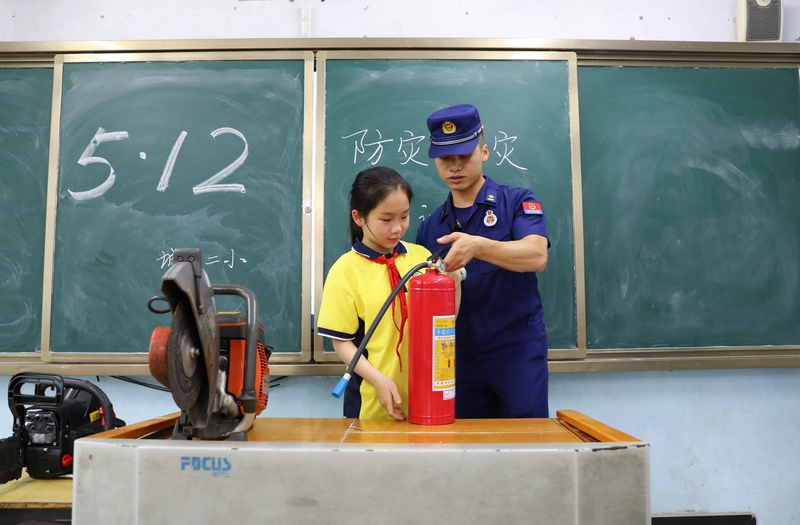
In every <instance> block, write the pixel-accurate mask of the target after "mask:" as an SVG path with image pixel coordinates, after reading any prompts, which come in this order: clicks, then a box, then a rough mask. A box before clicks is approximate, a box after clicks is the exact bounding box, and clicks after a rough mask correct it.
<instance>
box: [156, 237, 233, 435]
mask: <svg viewBox="0 0 800 525" xmlns="http://www.w3.org/2000/svg"><path fill="white" fill-rule="evenodd" d="M161 293H163V294H164V297H166V299H167V302H168V303H169V307H170V310H171V311H172V325H171V327H170V338H169V342H168V348H170V350H173V349H174V350H177V355H176V356H175V361H174V362H173V363H172V364H170V363H168V368H169V369H171V370H172V372H171V373H170V385H169V387H170V390H172V397H173V399H174V400H175V402H176V404H177V405H178V406H179V407H180V408H181V409H182V410H185V411H187V412H188V416H189V419H190V420H191V421H192V422H193V424H194V425H195V426H196V427H199V428H202V427H205V426H207V425H208V423H209V421H211V419H212V417H213V403H211V402H209V396H212V395H213V393H214V392H215V390H216V385H217V375H218V373H219V328H218V320H217V308H216V304H215V302H214V288H213V286H212V284H211V280H210V279H209V278H208V274H206V272H205V270H204V269H203V258H202V254H201V253H200V250H198V249H195V248H182V249H178V250H175V252H174V253H173V256H172V266H171V267H170V268H169V270H167V272H166V273H165V274H164V276H163V277H162V279H161ZM169 353H170V352H167V354H168V355H169ZM173 354H174V353H173ZM178 357H179V358H180V359H178ZM178 361H180V365H178V364H177V363H178ZM173 379H175V380H176V381H173Z"/></svg>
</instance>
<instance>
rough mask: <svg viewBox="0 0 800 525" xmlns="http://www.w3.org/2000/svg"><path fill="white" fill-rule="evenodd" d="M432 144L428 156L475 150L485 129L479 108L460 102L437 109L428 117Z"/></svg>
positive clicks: (464, 152)
mask: <svg viewBox="0 0 800 525" xmlns="http://www.w3.org/2000/svg"><path fill="white" fill-rule="evenodd" d="M428 131H430V133H431V135H430V141H431V145H430V148H429V149H428V157H430V158H432V159H435V158H438V157H446V156H448V155H469V154H470V153H472V152H473V151H475V147H476V146H477V145H478V140H479V139H480V136H481V131H483V125H482V124H481V117H480V115H478V108H476V107H475V106H473V105H470V104H460V105H458V106H451V107H449V108H444V109H440V110H438V111H435V112H434V113H433V114H431V116H430V117H428Z"/></svg>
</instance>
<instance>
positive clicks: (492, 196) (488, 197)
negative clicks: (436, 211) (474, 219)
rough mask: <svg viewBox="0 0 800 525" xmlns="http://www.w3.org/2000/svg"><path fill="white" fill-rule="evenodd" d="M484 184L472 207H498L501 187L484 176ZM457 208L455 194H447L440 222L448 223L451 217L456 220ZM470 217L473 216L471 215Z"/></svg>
mask: <svg viewBox="0 0 800 525" xmlns="http://www.w3.org/2000/svg"><path fill="white" fill-rule="evenodd" d="M483 178H484V182H483V186H481V189H480V191H479V192H478V196H477V197H475V203H474V204H473V205H472V207H473V208H474V207H475V205H477V204H486V205H488V206H497V199H498V190H499V189H500V186H499V185H498V184H497V183H496V182H495V181H493V180H492V179H490V178H489V177H487V176H485V175H484V177H483ZM455 213H456V210H455V207H454V206H453V194H452V193H448V194H447V200H446V201H445V203H444V207H443V208H442V213H441V215H440V216H439V222H440V223H442V222H447V221H448V220H449V219H450V218H451V217H453V218H455ZM470 215H472V214H471V213H470Z"/></svg>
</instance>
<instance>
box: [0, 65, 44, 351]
mask: <svg viewBox="0 0 800 525" xmlns="http://www.w3.org/2000/svg"><path fill="white" fill-rule="evenodd" d="M52 98H53V70H52V69H51V68H42V69H28V68H20V69H17V68H0V101H2V103H0V297H2V298H3V300H2V301H0V352H34V351H37V350H38V349H39V348H40V346H41V345H40V341H41V311H42V272H43V267H44V224H45V196H46V188H47V159H48V152H49V136H50V106H51V104H52Z"/></svg>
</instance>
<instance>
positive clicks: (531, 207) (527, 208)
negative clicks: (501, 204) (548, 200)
mask: <svg viewBox="0 0 800 525" xmlns="http://www.w3.org/2000/svg"><path fill="white" fill-rule="evenodd" d="M522 211H523V212H525V213H526V214H528V215H542V214H543V213H544V211H542V203H541V202H523V203H522Z"/></svg>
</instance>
